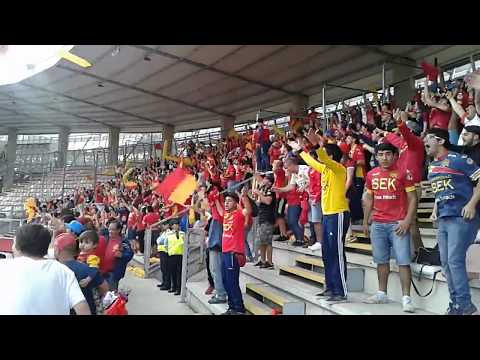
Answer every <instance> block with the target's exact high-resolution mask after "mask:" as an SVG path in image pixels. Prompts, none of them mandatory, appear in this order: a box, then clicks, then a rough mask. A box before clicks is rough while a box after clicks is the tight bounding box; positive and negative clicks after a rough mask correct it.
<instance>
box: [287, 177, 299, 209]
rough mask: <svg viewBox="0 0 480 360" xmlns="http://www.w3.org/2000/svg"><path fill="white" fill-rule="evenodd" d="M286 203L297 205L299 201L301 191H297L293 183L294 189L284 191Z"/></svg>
mask: <svg viewBox="0 0 480 360" xmlns="http://www.w3.org/2000/svg"><path fill="white" fill-rule="evenodd" d="M297 175H298V174H292V176H297ZM286 199H287V203H288V205H290V206H298V205H300V203H301V193H300V192H298V189H297V186H296V184H295V189H294V190H291V191H288V192H287V193H286Z"/></svg>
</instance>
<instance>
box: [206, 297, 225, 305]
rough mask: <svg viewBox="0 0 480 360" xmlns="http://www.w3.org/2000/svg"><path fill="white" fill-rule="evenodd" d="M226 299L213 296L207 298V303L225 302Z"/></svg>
mask: <svg viewBox="0 0 480 360" xmlns="http://www.w3.org/2000/svg"><path fill="white" fill-rule="evenodd" d="M226 302H227V299H219V298H218V297H216V296H214V297H212V298H211V299H210V300H208V303H209V304H225V303H226Z"/></svg>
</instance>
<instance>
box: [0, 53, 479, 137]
mask: <svg viewBox="0 0 480 360" xmlns="http://www.w3.org/2000/svg"><path fill="white" fill-rule="evenodd" d="M71 52H72V53H73V54H75V55H78V56H80V57H81V58H84V59H86V60H88V61H89V62H90V63H91V64H92V66H91V67H89V68H82V67H80V66H78V65H76V64H74V63H72V62H69V61H66V60H63V59H62V60H60V61H58V62H57V63H56V65H54V66H53V67H50V68H49V69H48V70H45V71H43V72H41V73H39V74H37V75H34V76H32V77H30V78H27V79H25V80H23V81H21V82H19V83H16V84H12V85H3V86H0V133H1V134H5V133H7V129H8V128H17V129H18V132H19V133H23V134H27V133H38V134H39V133H56V132H58V130H59V129H60V128H61V127H68V128H70V129H71V131H72V132H96V131H99V132H104V131H106V130H107V129H108V128H109V127H118V128H120V129H121V131H123V132H149V131H158V130H161V129H162V125H163V124H171V125H174V126H175V130H176V131H184V130H191V129H198V128H206V127H213V126H219V124H220V122H221V121H222V118H223V117H224V116H235V117H236V119H237V122H245V121H248V120H252V119H255V114H256V112H257V110H259V109H260V108H261V109H269V110H273V111H280V112H286V111H288V109H289V101H290V98H291V96H295V95H304V96H307V97H308V99H309V104H310V105H318V104H320V103H321V93H322V86H323V84H324V83H332V84H336V85H342V86H346V87H354V88H362V89H370V88H372V87H375V88H377V89H378V88H381V87H382V65H383V64H384V63H385V62H386V83H387V84H391V83H393V74H392V70H391V69H392V67H393V66H395V65H394V64H395V63H397V64H410V65H412V64H413V65H415V66H417V67H418V66H419V63H420V61H422V60H423V59H426V60H427V61H431V62H433V59H434V58H435V57H437V58H438V61H439V64H440V65H444V64H447V63H451V62H454V61H457V60H460V59H463V58H465V57H469V56H471V55H472V54H477V53H479V52H480V46H479V45H458V46H452V45H75V46H74V47H73V49H72V50H71ZM414 71H415V72H416V74H421V70H420V69H414ZM355 95H359V93H358V92H356V91H353V90H348V89H340V88H332V87H328V88H327V91H326V100H327V103H332V102H336V101H339V100H341V99H344V98H348V97H352V96H355Z"/></svg>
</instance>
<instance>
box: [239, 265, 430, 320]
mask: <svg viewBox="0 0 480 360" xmlns="http://www.w3.org/2000/svg"><path fill="white" fill-rule="evenodd" d="M240 271H241V273H242V276H246V277H247V280H245V281H248V279H256V280H259V281H262V282H264V283H266V284H268V285H270V286H272V287H275V288H278V289H280V290H281V291H284V292H286V293H288V294H290V295H291V296H293V297H296V298H298V299H299V300H300V301H302V300H303V301H305V304H306V314H307V315H405V314H406V313H404V312H403V311H402V308H401V305H400V303H398V302H394V301H392V302H390V303H388V304H385V305H369V304H364V303H362V301H363V300H364V299H366V298H367V297H368V296H369V295H368V294H365V293H354V292H351V293H349V294H348V302H346V303H336V304H335V303H329V302H327V301H326V300H325V299H322V298H319V297H318V296H316V294H318V293H319V292H320V290H321V289H319V288H318V287H317V286H313V285H310V284H306V283H304V282H301V281H298V280H296V279H294V278H291V277H285V276H281V275H278V274H276V273H275V272H272V271H265V270H261V269H258V268H255V267H254V266H252V265H250V264H247V265H245V266H244V267H243V268H241V269H240ZM416 314H420V315H429V314H432V313H431V312H428V311H423V310H421V309H420V310H418V311H417V312H416Z"/></svg>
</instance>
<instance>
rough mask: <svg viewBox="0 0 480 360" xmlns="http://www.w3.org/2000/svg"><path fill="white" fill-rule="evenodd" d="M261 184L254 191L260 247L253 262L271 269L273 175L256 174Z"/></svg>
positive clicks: (263, 267) (273, 218)
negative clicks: (256, 258)
mask: <svg viewBox="0 0 480 360" xmlns="http://www.w3.org/2000/svg"><path fill="white" fill-rule="evenodd" d="M257 179H258V181H259V182H260V183H261V186H260V188H259V189H258V190H255V191H254V195H255V196H256V197H257V200H258V228H257V234H256V235H257V236H256V238H257V240H258V243H259V247H260V261H259V262H258V263H257V264H255V266H259V267H260V268H261V269H273V257H272V253H273V249H272V239H273V226H274V223H275V193H274V192H272V185H273V183H274V181H275V180H274V178H273V175H266V176H265V175H264V176H263V179H262V177H261V176H257Z"/></svg>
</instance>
